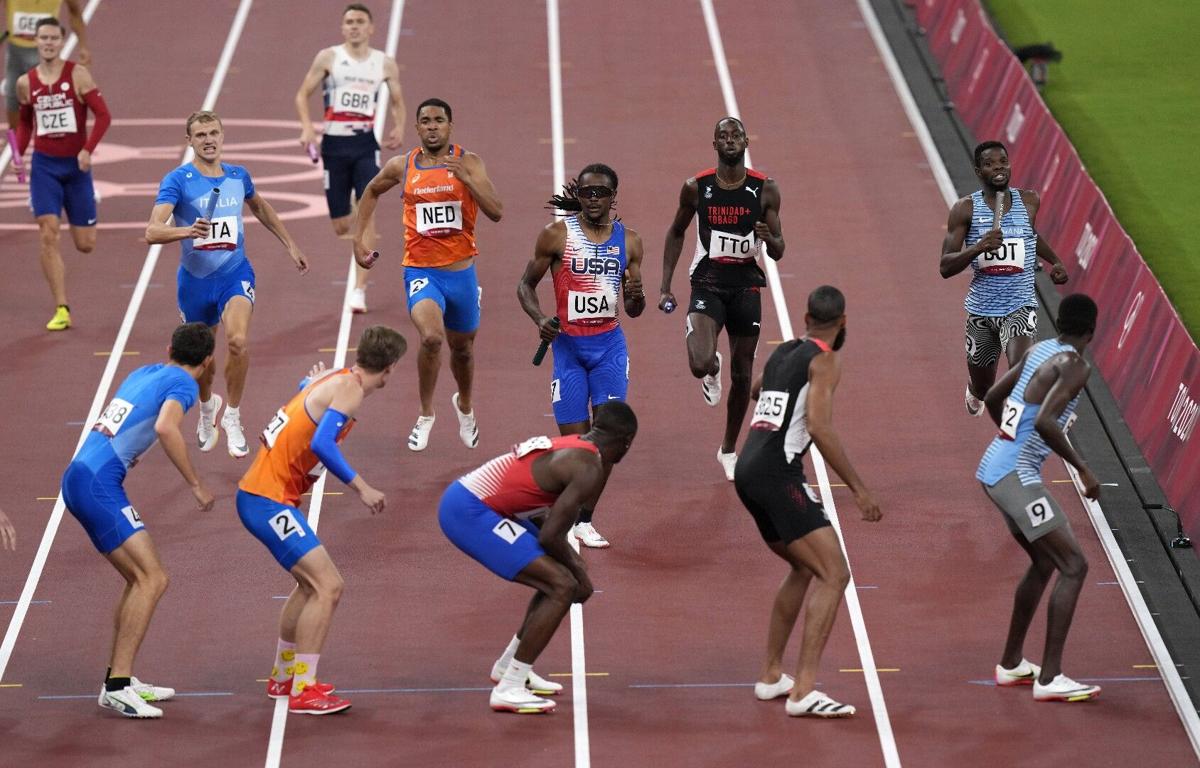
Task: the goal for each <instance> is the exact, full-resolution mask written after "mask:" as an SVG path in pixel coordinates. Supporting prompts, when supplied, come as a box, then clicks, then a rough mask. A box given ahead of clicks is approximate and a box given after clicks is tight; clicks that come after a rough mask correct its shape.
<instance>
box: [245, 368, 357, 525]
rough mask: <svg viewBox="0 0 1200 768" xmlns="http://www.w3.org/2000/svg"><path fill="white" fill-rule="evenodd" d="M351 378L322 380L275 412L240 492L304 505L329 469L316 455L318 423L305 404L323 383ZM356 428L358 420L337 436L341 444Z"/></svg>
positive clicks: (260, 435)
mask: <svg viewBox="0 0 1200 768" xmlns="http://www.w3.org/2000/svg"><path fill="white" fill-rule="evenodd" d="M347 374H351V375H352V371H351V370H350V369H349V368H343V369H342V370H340V371H336V372H334V373H332V374H329V375H328V376H322V377H321V378H320V379H318V380H317V381H314V382H313V383H312V384H309V385H308V386H307V387H305V388H304V389H302V390H300V391H299V392H297V393H296V394H295V396H294V397H292V399H291V400H289V401H288V402H287V405H285V406H283V407H282V408H280V409H279V410H278V411H276V412H275V415H274V416H272V417H271V420H270V421H269V422H268V423H267V428H266V429H264V430H263V431H262V432H261V433H260V434H259V436H258V439H259V441H260V442H261V443H262V447H260V448H259V449H258V454H257V455H256V456H255V457H254V463H253V464H251V465H250V469H248V470H246V474H245V475H243V476H242V480H241V482H239V483H238V488H239V489H241V490H243V491H245V492H246V493H253V494H255V495H256V496H262V497H264V498H267V499H272V500H273V501H278V502H279V503H280V504H287V505H288V506H291V507H297V506H299V505H300V496H301V495H302V494H303V493H304V492H305V491H307V490H308V489H309V488H311V487H312V484H313V483H315V482H316V481H317V478H318V477H320V476H321V472H323V471H324V469H325V467H324V466H323V465H322V464H321V461H320V459H318V458H317V455H316V454H315V453H313V452H312V439H313V435H314V434H315V433H316V431H317V422H316V421H313V418H312V416H309V415H308V409H307V408H306V407H305V405H304V401H305V399H306V398H307V397H308V393H309V392H311V391H312V388H313V387H315V386H316V385H317V384H319V383H320V382H323V381H328V380H329V378H330V377H331V376H345V375H347ZM353 426H354V419H350V421H348V422H346V426H344V427H342V431H341V432H340V433H339V434H338V436H337V442H339V443H340V442H342V441H343V440H345V439H346V435H348V434H349V433H350V429H351V428H352V427H353Z"/></svg>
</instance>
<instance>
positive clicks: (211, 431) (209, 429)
mask: <svg viewBox="0 0 1200 768" xmlns="http://www.w3.org/2000/svg"><path fill="white" fill-rule="evenodd" d="M212 399H213V409H212V413H210V414H208V415H207V416H205V415H204V406H203V405H201V406H200V421H199V422H198V423H197V424H196V442H197V443H199V444H200V452H201V453H208V452H209V451H211V450H212V449H213V448H216V447H217V438H218V437H220V436H221V433H220V431H218V430H217V414H218V413H220V411H221V406H222V405H224V404H225V401H224V400H222V399H221V396H220V395H218V394H216V393H213V396H212Z"/></svg>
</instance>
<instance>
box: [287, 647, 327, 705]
mask: <svg viewBox="0 0 1200 768" xmlns="http://www.w3.org/2000/svg"><path fill="white" fill-rule="evenodd" d="M320 658H321V654H319V653H297V654H296V662H295V664H294V665H293V666H292V672H293V675H294V676H293V678H292V695H293V696H299V695H300V694H301V693H303V692H304V689H305V688H307V687H308V686H310V685H312V684H313V683H315V682H316V681H317V660H318V659H320Z"/></svg>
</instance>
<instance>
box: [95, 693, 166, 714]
mask: <svg viewBox="0 0 1200 768" xmlns="http://www.w3.org/2000/svg"><path fill="white" fill-rule="evenodd" d="M96 703H97V704H99V705H100V706H102V707H104V708H105V709H111V710H114V711H116V712H120V713H121V714H122V715H124V716H125V717H136V718H153V717H162V714H163V711H162V710H161V709H159V708H158V707H154V706H151V705H150V704H148V703H146V701H145V700H144V699H142V697H141V696H140V695H139V694H138V692H137V691H135V690H134V689H133V686H131V685H127V686H125V687H124V688H122V689H121V690H119V691H108V690H105V688H104V686H103V685H101V686H100V698H98V699H97V700H96Z"/></svg>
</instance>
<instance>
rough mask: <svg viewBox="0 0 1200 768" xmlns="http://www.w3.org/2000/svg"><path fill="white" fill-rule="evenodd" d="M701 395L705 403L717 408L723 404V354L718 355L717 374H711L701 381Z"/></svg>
mask: <svg viewBox="0 0 1200 768" xmlns="http://www.w3.org/2000/svg"><path fill="white" fill-rule="evenodd" d="M700 393H701V394H702V395H704V402H706V403H708V404H709V405H711V406H713V407H716V405H717V403H719V402H721V353H720V352H718V353H717V372H716V373H710V374H709V375H707V376H705V377H704V378H703V379H700Z"/></svg>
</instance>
